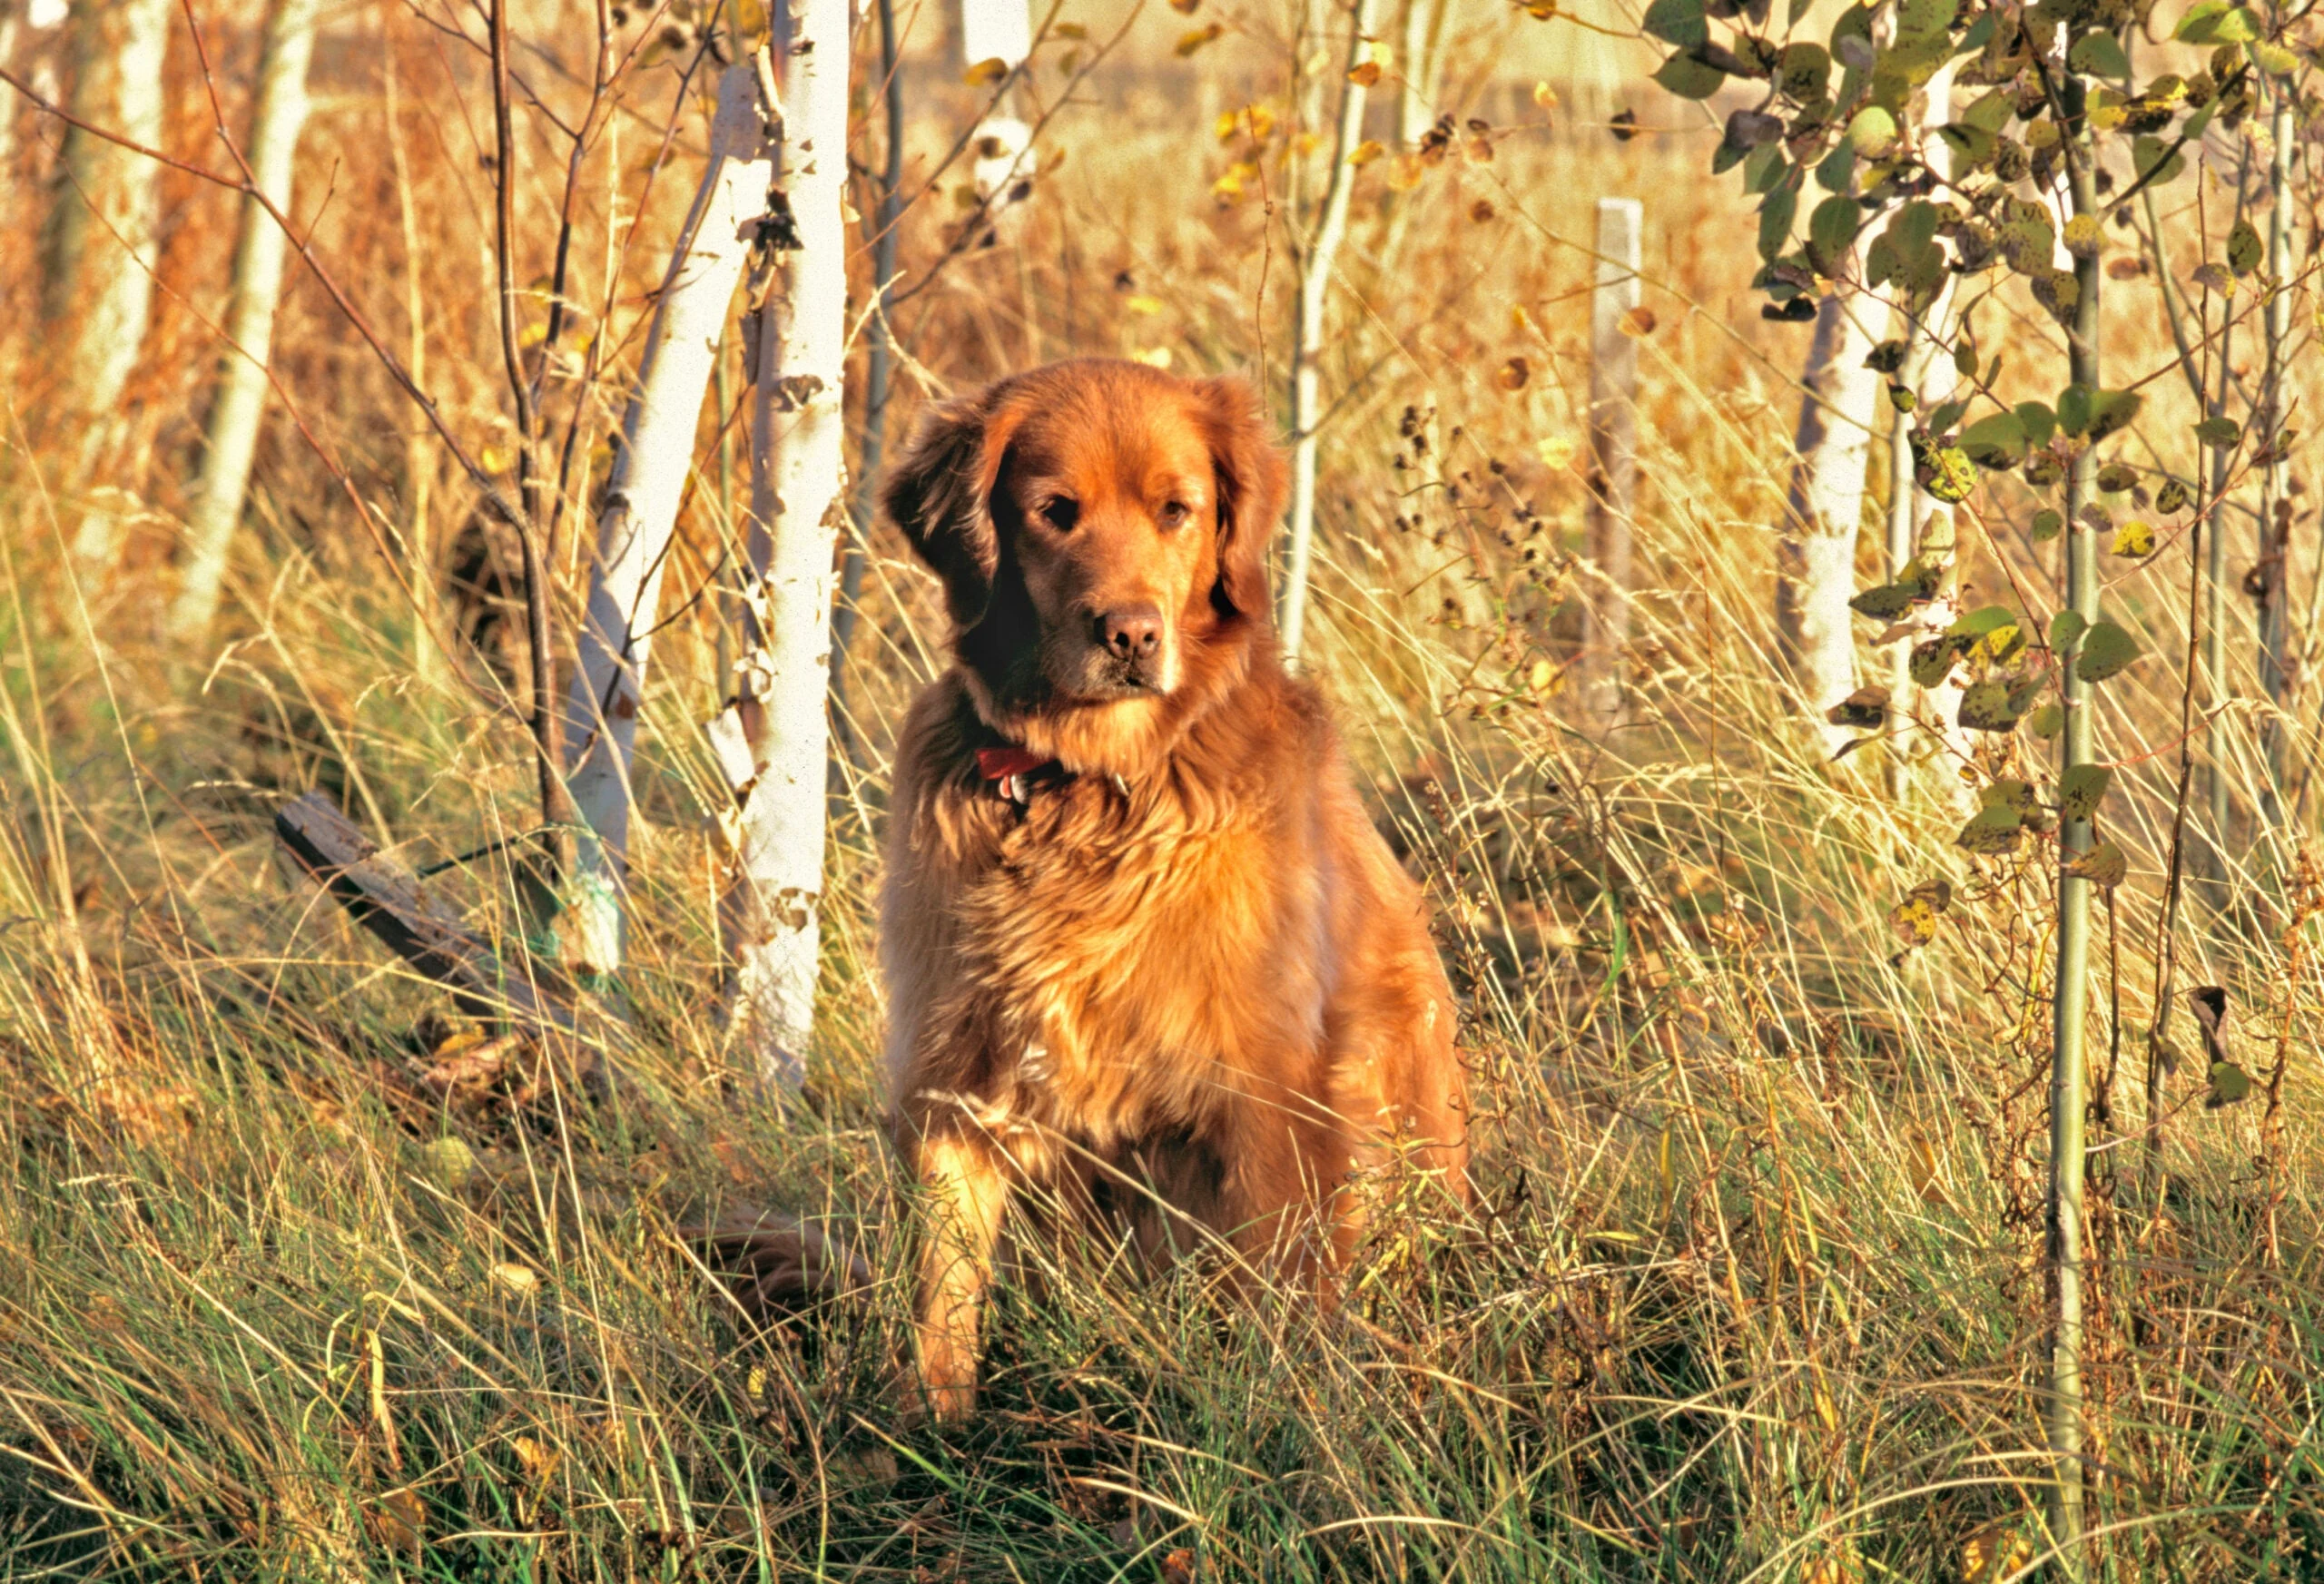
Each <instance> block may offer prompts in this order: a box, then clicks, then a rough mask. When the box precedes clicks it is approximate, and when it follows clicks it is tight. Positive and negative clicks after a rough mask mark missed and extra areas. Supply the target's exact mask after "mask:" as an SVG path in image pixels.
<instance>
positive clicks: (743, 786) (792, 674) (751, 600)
mask: <svg viewBox="0 0 2324 1584" xmlns="http://www.w3.org/2000/svg"><path fill="white" fill-rule="evenodd" d="M787 21H788V25H787V26H786V27H784V28H782V29H780V30H778V33H777V35H776V43H775V54H776V57H777V59H778V60H779V62H780V64H781V72H782V83H781V85H780V93H779V95H771V96H773V97H776V98H777V99H778V100H779V103H781V104H782V105H783V142H782V146H781V151H780V154H779V158H778V169H777V174H776V185H777V187H778V188H779V190H780V191H781V192H783V193H784V194H785V195H786V197H787V199H788V201H789V206H790V218H791V222H792V223H791V228H790V231H789V234H787V235H786V234H780V233H778V234H777V235H776V236H775V237H774V238H773V246H774V248H775V250H776V251H777V254H778V256H779V259H780V270H781V276H782V280H781V284H780V290H778V291H777V292H775V293H774V294H773V295H772V296H771V297H769V298H768V300H766V302H765V304H764V305H763V307H761V308H760V309H759V310H758V314H757V330H756V333H755V336H754V338H753V339H754V341H755V345H756V349H757V355H756V357H755V359H753V363H754V377H755V382H756V383H755V389H753V392H752V398H751V525H750V547H749V556H750V581H749V585H748V587H747V588H746V590H745V592H744V597H743V651H742V654H740V655H739V657H738V658H737V659H736V662H735V665H734V700H733V702H732V703H730V704H729V705H728V707H727V709H726V711H725V712H724V713H723V714H721V715H720V716H719V718H718V719H717V720H716V721H714V722H713V723H712V724H711V737H712V741H713V743H714V744H715V745H716V746H717V747H718V750H719V757H720V762H721V763H722V765H723V766H724V768H725V769H726V772H727V774H728V778H729V780H730V781H731V782H732V783H733V785H734V793H735V798H736V804H737V821H736V826H735V831H734V846H735V852H734V865H733V872H732V874H731V876H730V877H729V880H728V883H727V887H726V891H725V895H724V898H723V899H722V900H721V903H720V908H719V930H720V935H721V937H722V939H723V940H724V943H725V947H726V954H727V972H726V984H725V987H724V1015H725V1017H726V1019H727V1023H728V1028H729V1031H730V1033H731V1034H732V1036H733V1037H734V1039H735V1041H736V1043H737V1044H738V1045H739V1046H740V1047H741V1048H742V1049H743V1051H744V1052H746V1053H747V1055H748V1058H749V1059H750V1061H751V1063H752V1065H753V1068H754V1069H755V1071H756V1072H757V1074H758V1077H759V1080H760V1082H761V1083H762V1084H763V1085H764V1086H765V1087H770V1088H787V1089H795V1088H797V1087H799V1085H800V1083H801V1082H802V1081H803V1079H804V1077H805V1076H806V1057H807V1046H808V1040H809V1038H810V1036H811V1035H812V1032H813V1028H814V1011H815V973H816V957H817V950H818V947H819V945H820V943H821V929H820V917H821V909H822V875H823V819H824V801H823V784H824V773H825V769H824V767H825V763H826V758H827V755H828V753H829V750H830V741H831V734H830V719H829V716H828V714H827V713H826V707H825V706H826V702H827V698H828V694H829V691H830V689H829V684H830V666H831V616H832V556H833V551H834V548H835V547H836V546H837V543H838V538H839V535H840V534H841V533H842V531H843V529H844V526H845V523H846V515H847V499H846V480H845V473H846V468H845V466H844V464H843V462H842V453H841V443H842V413H841V402H840V396H841V386H842V369H843V367H844V364H845V359H846V349H847V322H846V321H847V253H848V236H847V229H846V222H845V219H844V215H845V202H846V186H847V110H848V104H847V101H848V16H847V6H846V5H845V4H844V0H792V5H791V7H790V12H789V16H788V19H787Z"/></svg>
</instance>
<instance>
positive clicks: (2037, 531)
mask: <svg viewBox="0 0 2324 1584" xmlns="http://www.w3.org/2000/svg"><path fill="white" fill-rule="evenodd" d="M2065 526H2066V519H2065V518H2064V517H2061V516H2059V515H2058V513H2056V512H2055V511H2053V510H2052V509H2051V508H2050V507H2043V508H2042V509H2041V510H2040V511H2037V512H2035V513H2034V514H2033V542H2034V543H2035V544H2037V545H2046V544H2048V543H2049V542H2050V541H2051V540H2052V539H2054V538H2056V537H2057V536H2059V535H2060V534H2062V533H2063V532H2064V531H2065Z"/></svg>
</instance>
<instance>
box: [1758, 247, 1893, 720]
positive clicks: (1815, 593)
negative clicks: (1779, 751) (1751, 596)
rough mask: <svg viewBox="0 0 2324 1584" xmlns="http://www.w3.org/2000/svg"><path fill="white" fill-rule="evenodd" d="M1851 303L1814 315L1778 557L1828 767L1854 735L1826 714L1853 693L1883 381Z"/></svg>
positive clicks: (1784, 601) (1782, 613) (1836, 298)
mask: <svg viewBox="0 0 2324 1584" xmlns="http://www.w3.org/2000/svg"><path fill="white" fill-rule="evenodd" d="M1858 310H1859V305H1858V304H1857V302H1856V300H1855V299H1854V296H1853V294H1852V293H1849V292H1847V291H1845V290H1836V291H1833V292H1832V293H1830V294H1829V295H1827V297H1826V298H1825V299H1824V300H1823V301H1822V302H1820V303H1818V304H1817V309H1816V329H1815V333H1814V336H1813V337H1812V339H1810V340H1809V342H1808V347H1807V372H1806V373H1805V374H1804V375H1803V376H1802V379H1801V383H1802V385H1804V386H1805V387H1806V393H1805V395H1803V396H1802V398H1800V403H1799V428H1798V429H1797V433H1796V435H1795V437H1794V439H1793V447H1794V449H1795V450H1796V451H1797V461H1796V462H1795V463H1794V464H1793V465H1792V470H1791V492H1790V499H1789V507H1790V510H1789V514H1788V515H1789V520H1788V521H1787V524H1786V525H1785V526H1786V532H1785V535H1784V537H1783V540H1782V542H1781V544H1780V545H1779V546H1777V552H1776V555H1777V569H1776V577H1777V581H1776V626H1777V635H1778V636H1779V637H1780V639H1781V642H1782V646H1783V654H1784V659H1785V662H1786V664H1787V667H1788V669H1789V671H1790V673H1791V677H1792V683H1793V685H1794V686H1795V687H1796V688H1797V691H1798V694H1799V696H1800V700H1801V703H1802V704H1803V705H1804V706H1805V707H1806V709H1807V713H1808V715H1809V717H1810V720H1811V722H1812V723H1813V726H1814V729H1815V731H1816V733H1817V737H1818V738H1819V740H1820V741H1821V742H1822V743H1823V745H1824V753H1825V755H1826V756H1827V757H1829V756H1830V755H1832V754H1834V753H1838V752H1839V751H1840V749H1842V748H1843V747H1845V746H1846V744H1847V743H1848V740H1849V738H1850V736H1851V735H1852V733H1849V732H1848V731H1847V729H1846V728H1845V727H1841V726H1835V725H1833V724H1832V723H1830V722H1828V721H1827V720H1826V719H1825V718H1824V713H1825V712H1826V711H1827V710H1828V709H1830V708H1831V707H1832V706H1833V705H1834V704H1837V703H1839V702H1840V701H1841V700H1842V699H1845V698H1846V697H1847V696H1848V694H1850V693H1852V692H1854V691H1855V689H1856V635H1855V633H1854V632H1853V631H1852V630H1851V629H1850V626H1849V623H1850V621H1851V619H1852V617H1851V615H1850V612H1849V610H1848V601H1849V600H1850V599H1851V598H1852V597H1854V595H1855V594H1856V534H1857V532H1858V530H1859V529H1860V528H1861V527H1862V526H1863V519H1864V497H1865V486H1866V466H1867V461H1868V458H1869V457H1870V453H1871V449H1872V421H1873V417H1874V408H1875V407H1876V404H1877V403H1878V401H1879V398H1880V377H1879V376H1878V375H1877V374H1876V373H1874V372H1873V371H1872V370H1871V369H1867V368H1866V367H1865V366H1864V360H1865V359H1866V357H1868V356H1869V355H1870V354H1871V352H1872V344H1873V343H1872V337H1871V335H1870V333H1869V332H1868V331H1867V330H1866V329H1865V328H1864V324H1863V320H1862V315H1861V313H1860V311H1858Z"/></svg>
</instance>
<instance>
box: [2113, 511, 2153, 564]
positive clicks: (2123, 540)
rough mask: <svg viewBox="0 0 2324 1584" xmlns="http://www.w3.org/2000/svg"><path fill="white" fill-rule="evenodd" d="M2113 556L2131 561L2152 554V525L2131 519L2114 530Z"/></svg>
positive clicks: (2136, 518)
mask: <svg viewBox="0 0 2324 1584" xmlns="http://www.w3.org/2000/svg"><path fill="white" fill-rule="evenodd" d="M2113 548H2114V554H2115V555H2117V556H2130V557H2132V559H2133V560H2136V559H2140V558H2142V557H2144V556H2152V555H2153V554H2154V525H2153V524H2152V523H2150V522H2146V521H2144V520H2143V519H2142V518H2139V517H2132V518H2131V519H2130V520H2129V521H2128V522H2125V523H2123V524H2122V526H2120V527H2118V528H2116V529H2115V530H2114V546H2113Z"/></svg>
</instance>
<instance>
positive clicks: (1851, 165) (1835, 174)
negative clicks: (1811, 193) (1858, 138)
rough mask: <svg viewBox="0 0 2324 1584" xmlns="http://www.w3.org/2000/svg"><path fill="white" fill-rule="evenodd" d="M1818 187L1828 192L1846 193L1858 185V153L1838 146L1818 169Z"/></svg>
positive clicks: (1846, 147)
mask: <svg viewBox="0 0 2324 1584" xmlns="http://www.w3.org/2000/svg"><path fill="white" fill-rule="evenodd" d="M1816 185H1817V186H1818V187H1821V188H1822V189H1823V190H1824V191H1825V192H1846V191H1847V190H1848V189H1849V188H1851V187H1853V186H1855V185H1856V151H1855V150H1854V149H1852V148H1850V147H1848V145H1847V144H1846V143H1838V144H1836V145H1835V146H1834V147H1833V149H1832V152H1830V153H1828V154H1826V155H1825V156H1824V158H1823V160H1822V162H1819V163H1818V164H1817V167H1816Z"/></svg>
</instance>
